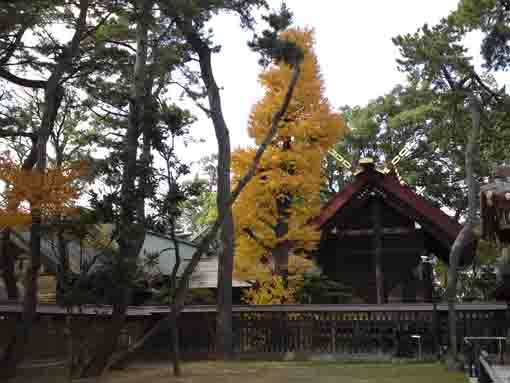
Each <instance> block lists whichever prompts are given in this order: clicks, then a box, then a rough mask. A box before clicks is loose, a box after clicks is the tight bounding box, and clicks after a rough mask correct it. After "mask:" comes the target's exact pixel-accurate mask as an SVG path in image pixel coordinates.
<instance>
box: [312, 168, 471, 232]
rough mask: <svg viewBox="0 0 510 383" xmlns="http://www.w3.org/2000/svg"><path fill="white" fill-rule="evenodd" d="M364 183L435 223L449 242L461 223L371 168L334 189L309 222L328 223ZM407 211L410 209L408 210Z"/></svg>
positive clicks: (363, 187) (396, 180)
mask: <svg viewBox="0 0 510 383" xmlns="http://www.w3.org/2000/svg"><path fill="white" fill-rule="evenodd" d="M368 186H377V187H379V188H381V189H382V190H383V191H384V192H386V193H388V194H390V195H391V196H392V197H393V198H396V199H398V200H399V201H400V202H402V203H403V204H404V205H405V206H406V208H407V209H412V210H413V211H412V213H413V214H409V215H410V216H412V217H416V216H417V217H418V218H421V219H423V220H427V221H428V222H430V223H431V224H433V225H435V226H437V227H438V228H439V229H440V230H441V231H442V232H444V234H445V235H446V237H447V238H448V239H449V241H450V242H453V241H454V240H455V238H456V237H457V235H458V233H459V232H460V230H461V229H462V226H461V225H459V224H458V223H457V222H455V221H453V220H452V219H451V218H450V217H449V216H448V215H447V214H446V213H444V212H443V211H442V210H441V209H439V208H436V207H434V206H432V205H431V204H430V202H428V201H427V200H426V199H425V198H424V197H422V196H420V195H418V194H416V193H415V192H414V191H412V190H411V189H410V188H409V187H408V186H404V185H401V184H400V182H399V181H398V179H397V178H396V177H395V176H394V175H391V174H389V175H383V174H381V173H380V172H376V171H375V170H373V169H369V170H366V171H364V172H362V173H360V174H359V175H358V176H357V177H356V179H355V180H354V181H353V182H351V183H350V184H348V185H346V186H345V187H344V188H343V189H342V190H341V191H340V192H338V193H337V194H336V195H335V196H334V197H333V198H332V199H331V200H329V201H328V203H326V205H325V206H324V207H323V208H322V209H321V212H320V214H319V216H318V217H317V218H315V219H314V220H313V221H312V223H313V224H315V225H317V226H318V227H320V228H321V227H323V226H324V225H325V224H326V223H327V222H329V221H330V220H331V219H332V218H333V217H334V216H335V214H336V213H337V212H338V211H340V210H341V209H342V208H344V207H345V206H346V205H347V203H348V202H349V201H350V200H351V199H352V198H353V197H354V196H355V195H357V194H358V193H360V192H361V191H362V190H363V189H365V188H366V187H368ZM410 213H411V212H410Z"/></svg>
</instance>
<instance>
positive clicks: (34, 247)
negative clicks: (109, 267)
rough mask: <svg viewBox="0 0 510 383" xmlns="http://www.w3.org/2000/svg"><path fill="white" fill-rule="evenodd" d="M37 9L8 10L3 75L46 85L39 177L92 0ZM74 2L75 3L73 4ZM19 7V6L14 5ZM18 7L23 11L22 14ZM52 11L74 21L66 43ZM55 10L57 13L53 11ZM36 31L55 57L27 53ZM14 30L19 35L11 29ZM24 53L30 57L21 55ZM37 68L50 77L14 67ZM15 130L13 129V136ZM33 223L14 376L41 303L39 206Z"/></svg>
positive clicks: (8, 363)
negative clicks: (26, 74) (53, 27)
mask: <svg viewBox="0 0 510 383" xmlns="http://www.w3.org/2000/svg"><path fill="white" fill-rule="evenodd" d="M33 5H34V8H29V11H28V12H23V10H17V9H16V7H8V8H7V10H8V11H9V10H11V11H13V12H14V16H15V17H14V18H13V20H11V21H10V22H9V23H7V28H6V29H7V34H6V35H2V36H1V37H6V40H7V41H8V43H7V45H6V46H7V48H5V49H4V51H3V55H2V59H1V61H0V77H2V78H3V79H5V80H7V81H8V82H10V83H11V84H13V86H19V87H28V88H32V89H43V90H44V96H43V100H44V101H43V103H42V106H43V115H42V119H41V123H40V126H39V127H38V128H37V131H36V132H34V135H35V136H34V139H33V143H32V146H31V150H30V154H29V155H28V156H27V158H26V159H25V162H24V164H23V169H25V170H27V171H29V170H31V169H32V168H33V167H34V166H36V169H35V171H36V172H38V173H39V174H40V179H41V180H42V179H43V175H44V174H45V173H46V164H47V152H46V147H47V142H48V138H49V136H50V133H51V131H52V129H53V126H54V124H55V119H56V116H57V113H58V110H59V108H60V105H61V103H62V98H63V83H64V82H65V81H67V80H68V79H69V78H70V77H72V76H74V75H76V73H77V72H79V68H78V65H77V63H78V62H79V57H80V55H81V50H80V48H81V42H82V39H83V37H84V36H85V35H86V33H87V30H88V25H87V15H88V13H89V8H90V7H91V5H90V2H89V0H81V1H80V2H79V3H78V7H77V8H78V9H76V8H75V9H74V10H77V13H78V16H77V17H74V16H73V12H72V10H71V8H72V7H73V5H69V4H68V5H66V6H64V7H63V8H59V7H58V5H59V4H55V7H53V6H50V7H49V8H48V9H47V10H42V8H41V6H44V5H48V4H47V3H45V4H42V3H41V2H34V4H33ZM70 7H71V8H70ZM13 9H14V10H13ZM18 11H19V13H17V12H18ZM41 11H42V13H44V14H45V13H46V12H49V13H50V16H52V17H53V20H57V19H58V18H61V19H62V20H63V21H65V22H66V24H68V25H69V24H70V25H72V28H73V29H74V34H73V36H72V39H71V40H70V41H69V42H68V43H66V44H61V43H60V42H59V40H58V39H55V38H54V32H53V33H52V32H51V31H49V30H48V26H47V25H46V20H45V19H44V17H42V18H40V16H39V15H38V12H41ZM52 12H55V13H54V14H52ZM11 16H12V14H11ZM28 30H31V31H32V32H34V33H35V35H38V36H40V33H44V32H45V33H46V35H47V36H48V35H49V36H50V41H51V43H50V44H48V43H46V44H42V45H41V46H39V47H38V48H36V49H35V50H36V51H38V52H36V53H39V54H40V55H41V54H42V55H43V57H48V56H50V57H51V56H53V57H55V60H54V62H52V63H50V64H48V62H45V61H44V60H39V59H38V58H37V56H35V57H34V56H31V57H30V56H28V55H29V52H28V51H29V50H28V49H27V48H26V46H27V43H26V39H27V36H26V35H27V31H28ZM13 31H15V32H14V37H11V36H12V33H13ZM21 57H25V60H20V58H21ZM20 68H22V69H36V70H40V71H42V72H43V73H44V74H45V75H47V78H46V79H45V80H32V79H27V78H23V77H20V76H18V74H17V73H15V72H13V70H17V69H20ZM14 135H15V134H13V136H14ZM41 187H42V186H41ZM31 215H32V224H31V228H30V267H29V268H28V271H27V275H26V281H25V294H24V297H23V315H22V321H20V322H19V324H18V325H17V328H16V331H15V332H13V334H12V339H11V344H12V347H9V348H8V351H9V352H7V353H6V354H5V355H4V358H3V361H2V365H3V366H4V368H2V371H3V372H5V374H7V376H13V375H14V373H15V368H16V365H17V363H18V362H19V361H20V360H21V358H22V355H23V348H24V346H25V344H26V342H27V340H28V338H29V336H30V331H31V328H32V323H33V320H34V318H35V314H36V304H37V280H38V274H39V268H40V267H41V211H40V210H39V209H38V208H37V206H34V207H33V208H32V209H31Z"/></svg>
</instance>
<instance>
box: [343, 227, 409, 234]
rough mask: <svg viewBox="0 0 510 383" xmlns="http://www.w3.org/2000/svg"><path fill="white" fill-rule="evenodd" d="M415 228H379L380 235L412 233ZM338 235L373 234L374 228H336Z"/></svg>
mask: <svg viewBox="0 0 510 383" xmlns="http://www.w3.org/2000/svg"><path fill="white" fill-rule="evenodd" d="M415 232H416V229H415V228H414V227H413V228H410V227H385V228H381V234H382V235H395V234H412V233H415ZM337 233H338V235H339V236H363V235H374V234H375V230H374V229H343V230H337Z"/></svg>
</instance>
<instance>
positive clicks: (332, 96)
mask: <svg viewBox="0 0 510 383" xmlns="http://www.w3.org/2000/svg"><path fill="white" fill-rule="evenodd" d="M269 3H270V4H271V6H272V7H273V8H279V5H280V1H279V0H269ZM457 3H458V0H428V1H423V0H390V1H377V0H316V1H313V2H312V1H305V0H287V5H288V6H289V8H290V9H291V10H292V11H293V13H294V25H295V26H300V27H304V26H308V27H313V28H314V29H315V32H316V34H315V37H316V46H315V52H316V54H317V56H318V59H319V63H320V66H321V70H322V74H323V77H324V80H325V84H326V96H327V97H328V98H329V100H330V101H331V103H332V105H333V107H335V108H338V107H340V106H343V105H351V106H354V105H364V104H366V103H367V102H368V101H370V100H371V99H375V98H376V97H378V96H381V95H383V94H385V93H387V92H389V91H390V90H391V89H392V88H393V87H394V86H395V85H397V84H398V83H402V82H403V81H404V80H405V78H404V76H403V74H401V73H399V72H398V70H397V65H396V61H395V60H396V58H397V57H398V51H397V49H396V48H395V46H394V45H393V43H392V41H391V38H392V37H395V36H397V35H398V34H405V33H414V32H415V31H416V30H417V29H418V28H419V27H421V26H422V25H423V24H424V23H429V24H435V23H437V22H438V21H440V19H441V18H442V17H445V16H447V15H448V14H449V13H450V12H451V11H452V10H454V9H455V8H456V6H457ZM212 27H213V28H214V33H215V36H216V38H215V41H216V42H220V43H221V44H222V50H221V52H220V53H218V54H216V55H215V56H214V57H213V60H214V61H213V65H214V72H215V75H216V79H217V81H218V83H219V85H220V86H221V87H223V91H222V105H223V111H224V115H225V119H226V121H227V124H228V127H229V130H230V135H231V141H232V147H233V148H237V147H240V146H247V145H250V144H251V142H250V139H249V137H248V135H247V133H246V128H247V119H248V114H249V112H250V109H251V107H252V105H253V104H254V103H255V102H256V101H257V100H258V99H260V98H261V96H262V95H263V91H262V89H261V87H260V86H259V85H258V83H257V75H258V73H259V72H260V67H259V66H258V64H257V55H255V54H254V53H252V52H250V50H249V49H248V48H247V46H246V41H247V40H248V39H249V38H250V36H251V35H250V34H249V33H245V32H243V31H242V30H241V29H240V28H239V23H238V20H237V19H236V18H235V17H234V16H228V15H226V16H220V17H218V18H216V20H215V21H214V23H213V24H212ZM470 40H472V41H470V42H469V44H468V45H469V46H471V49H472V51H473V52H472V54H473V55H477V54H478V51H479V46H480V45H479V43H480V42H479V39H476V38H474V37H473V38H472V39H470ZM506 79H507V80H508V79H509V76H506ZM507 82H508V81H507ZM197 116H199V118H200V120H199V121H198V122H197V123H196V124H195V126H194V127H193V128H192V132H193V134H194V135H197V136H199V137H201V138H204V139H205V141H206V142H205V143H204V144H200V145H193V146H191V147H189V148H188V150H186V151H185V153H184V156H185V158H186V159H188V160H190V161H193V160H197V159H199V158H201V157H202V156H204V155H206V154H209V153H214V152H216V139H215V136H214V130H213V126H212V124H211V122H210V121H209V120H207V119H206V118H205V117H204V115H203V114H201V113H200V112H197ZM191 149H192V150H191Z"/></svg>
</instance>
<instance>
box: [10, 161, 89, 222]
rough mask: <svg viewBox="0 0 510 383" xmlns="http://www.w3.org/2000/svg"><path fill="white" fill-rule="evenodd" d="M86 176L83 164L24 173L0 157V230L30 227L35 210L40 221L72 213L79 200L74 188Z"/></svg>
mask: <svg viewBox="0 0 510 383" xmlns="http://www.w3.org/2000/svg"><path fill="white" fill-rule="evenodd" d="M87 172H88V166H86V164H85V163H83V162H76V163H72V164H69V165H67V166H65V167H59V168H48V169H46V170H45V172H44V173H42V172H40V171H38V170H33V169H30V170H27V169H23V168H22V167H21V166H20V165H17V164H16V163H15V162H14V161H12V160H11V159H10V157H9V154H8V153H4V154H3V155H1V156H0V181H2V182H3V185H2V188H3V191H2V194H1V195H2V200H1V203H2V206H1V208H0V228H4V227H15V226H27V225H30V223H31V222H32V212H33V211H35V210H36V211H38V212H39V214H40V215H41V219H42V220H45V219H50V218H51V217H54V216H56V215H66V214H70V213H72V212H73V210H74V209H73V206H74V204H75V202H76V200H77V199H78V198H79V196H80V188H79V187H78V186H77V184H78V182H79V180H80V179H82V178H83V177H84V176H85V175H86V174H87Z"/></svg>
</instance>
